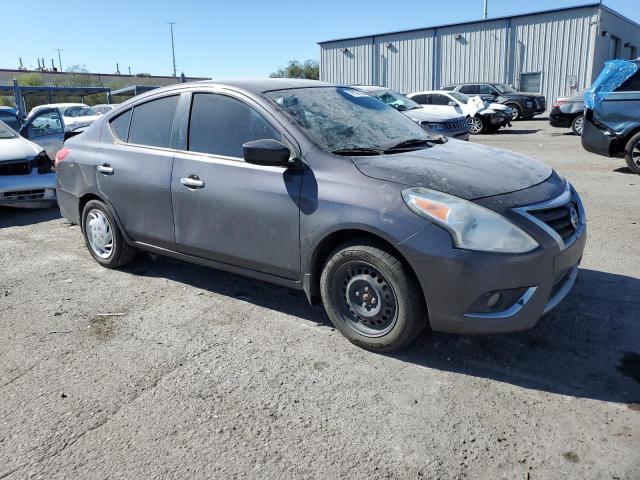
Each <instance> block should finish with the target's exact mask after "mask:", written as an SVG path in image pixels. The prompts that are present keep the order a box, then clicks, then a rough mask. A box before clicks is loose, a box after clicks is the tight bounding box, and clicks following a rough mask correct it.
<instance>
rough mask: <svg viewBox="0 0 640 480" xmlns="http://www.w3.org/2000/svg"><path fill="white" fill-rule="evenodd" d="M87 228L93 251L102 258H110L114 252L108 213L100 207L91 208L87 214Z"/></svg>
mask: <svg viewBox="0 0 640 480" xmlns="http://www.w3.org/2000/svg"><path fill="white" fill-rule="evenodd" d="M85 230H86V232H87V239H88V240H89V245H90V246H91V250H93V253H94V254H95V255H96V256H98V257H100V258H104V259H107V258H109V257H110V256H111V254H112V253H113V232H112V230H111V224H110V223H109V220H108V219H107V217H106V215H105V214H104V213H102V212H101V211H100V210H98V209H95V208H94V209H93V210H91V211H90V212H89V213H88V214H87V221H86V225H85Z"/></svg>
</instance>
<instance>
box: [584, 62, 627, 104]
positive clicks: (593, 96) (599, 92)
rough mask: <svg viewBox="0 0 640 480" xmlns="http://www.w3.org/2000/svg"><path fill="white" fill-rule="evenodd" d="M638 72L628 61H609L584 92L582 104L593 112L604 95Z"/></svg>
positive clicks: (613, 90)
mask: <svg viewBox="0 0 640 480" xmlns="http://www.w3.org/2000/svg"><path fill="white" fill-rule="evenodd" d="M637 71H638V65H637V64H636V63H634V62H630V61H629V60H611V61H609V62H606V63H605V64H604V68H603V69H602V72H600V75H598V78H596V81H595V82H593V85H591V87H589V88H588V89H587V91H586V92H584V104H585V106H586V107H587V108H589V109H591V110H595V108H596V107H597V106H598V105H600V102H602V97H603V96H604V94H605V93H611V92H615V90H616V89H617V88H618V87H619V86H620V85H622V84H623V83H624V82H626V81H627V80H628V79H629V77H631V76H632V75H633V74H634V73H636V72H637Z"/></svg>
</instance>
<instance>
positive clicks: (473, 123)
mask: <svg viewBox="0 0 640 480" xmlns="http://www.w3.org/2000/svg"><path fill="white" fill-rule="evenodd" d="M469 128H470V129H471V133H478V132H480V130H482V120H481V119H479V118H478V117H471V118H469Z"/></svg>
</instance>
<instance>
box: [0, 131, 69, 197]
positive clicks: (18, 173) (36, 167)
mask: <svg viewBox="0 0 640 480" xmlns="http://www.w3.org/2000/svg"><path fill="white" fill-rule="evenodd" d="M51 167H52V163H51V159H50V158H49V157H48V156H47V154H46V153H45V152H44V151H43V150H42V148H41V147H39V146H38V145H36V144H35V143H33V142H30V141H29V140H26V139H24V138H22V137H21V136H20V135H18V133H16V131H15V130H13V129H12V128H11V127H9V126H8V125H7V124H6V123H4V122H1V121H0V205H2V206H9V207H21V208H47V207H51V206H53V205H54V203H55V201H56V176H55V173H53V171H52V168H51Z"/></svg>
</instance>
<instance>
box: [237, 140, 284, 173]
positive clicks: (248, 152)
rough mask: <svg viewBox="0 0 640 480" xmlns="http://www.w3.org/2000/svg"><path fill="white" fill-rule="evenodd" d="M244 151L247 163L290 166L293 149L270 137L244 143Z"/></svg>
mask: <svg viewBox="0 0 640 480" xmlns="http://www.w3.org/2000/svg"><path fill="white" fill-rule="evenodd" d="M242 153H243V156H244V161H245V162H247V163H253V164H256V165H269V166H273V167H288V166H289V165H290V164H291V162H289V158H290V157H291V150H289V149H288V148H287V147H286V146H284V145H283V144H282V143H280V142H278V141H277V140H273V139H270V138H267V139H264V140H253V141H251V142H247V143H245V144H244V145H242Z"/></svg>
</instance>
